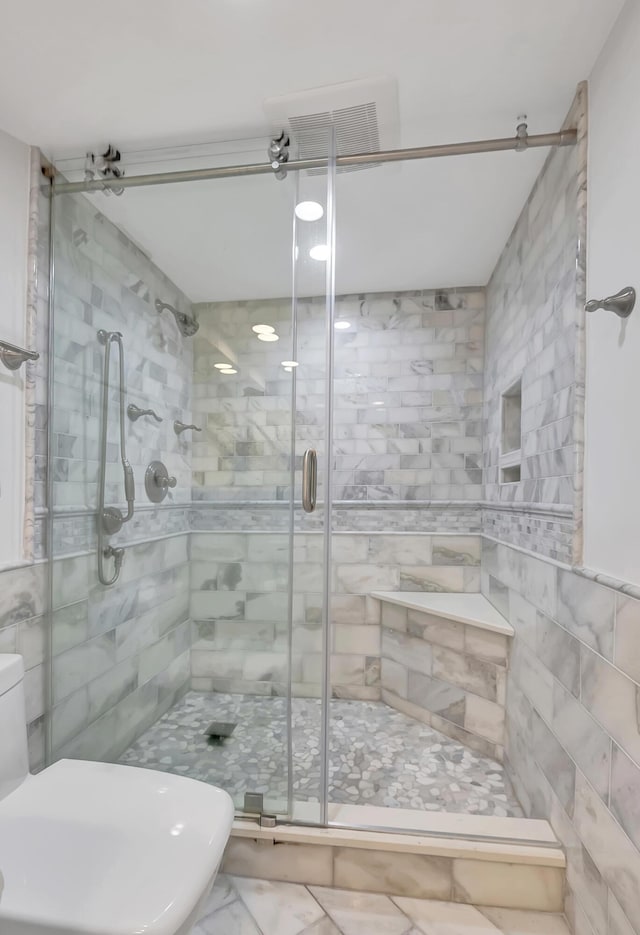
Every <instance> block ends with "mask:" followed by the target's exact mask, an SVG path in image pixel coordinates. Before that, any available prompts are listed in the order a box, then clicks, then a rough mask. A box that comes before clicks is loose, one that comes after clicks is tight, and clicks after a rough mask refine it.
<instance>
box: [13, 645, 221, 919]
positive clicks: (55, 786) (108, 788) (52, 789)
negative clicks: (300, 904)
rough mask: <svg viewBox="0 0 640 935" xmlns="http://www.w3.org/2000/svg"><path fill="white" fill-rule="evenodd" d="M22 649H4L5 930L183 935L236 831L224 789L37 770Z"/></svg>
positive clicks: (123, 769) (108, 771)
mask: <svg viewBox="0 0 640 935" xmlns="http://www.w3.org/2000/svg"><path fill="white" fill-rule="evenodd" d="M23 678H24V667H23V662H22V657H21V656H17V655H2V654H0V932H1V933H2V935H143V933H144V935H186V933H187V932H190V931H191V929H192V928H193V926H194V925H195V923H196V922H197V921H198V918H199V915H200V913H201V911H202V908H203V904H204V902H205V900H206V898H207V896H208V895H209V893H210V891H211V887H212V885H213V881H214V880H215V877H216V874H217V871H218V868H219V866H220V863H221V860H222V854H223V851H224V848H225V845H226V843H227V840H228V838H229V835H230V833H231V825H232V823H233V803H232V800H231V798H230V796H229V795H228V794H227V793H226V792H224V791H223V790H222V789H217V788H215V787H214V786H210V785H207V784H206V783H202V782H198V781H197V780H194V779H185V778H183V777H181V776H172V775H168V774H165V773H161V772H158V771H156V770H146V769H138V768H136V767H132V766H121V765H116V764H111V763H91V762H85V761H81V760H60V761H59V762H57V763H55V764H54V765H53V766H50V767H48V768H47V769H45V770H43V771H42V772H41V773H38V774H37V775H30V773H29V768H28V758H27V733H26V718H25V702H24V686H23Z"/></svg>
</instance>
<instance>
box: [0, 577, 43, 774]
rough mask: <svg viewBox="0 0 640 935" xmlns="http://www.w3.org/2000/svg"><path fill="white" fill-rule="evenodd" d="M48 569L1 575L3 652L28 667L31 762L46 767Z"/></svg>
mask: <svg viewBox="0 0 640 935" xmlns="http://www.w3.org/2000/svg"><path fill="white" fill-rule="evenodd" d="M46 610H47V566H46V564H45V563H44V562H36V563H34V564H30V565H24V566H22V567H20V568H11V569H8V570H6V571H3V572H1V573H0V653H20V654H21V655H22V657H23V659H24V667H25V680H24V688H25V698H26V706H27V731H28V736H29V762H30V765H31V768H32V769H39V768H40V767H41V766H43V765H44V758H45V711H46V646H47V641H46V627H47V614H46Z"/></svg>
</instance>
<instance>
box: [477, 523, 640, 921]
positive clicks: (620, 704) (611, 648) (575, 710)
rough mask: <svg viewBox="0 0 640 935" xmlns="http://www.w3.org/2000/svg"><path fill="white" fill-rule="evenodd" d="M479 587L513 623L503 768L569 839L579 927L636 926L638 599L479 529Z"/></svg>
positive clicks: (639, 863)
mask: <svg viewBox="0 0 640 935" xmlns="http://www.w3.org/2000/svg"><path fill="white" fill-rule="evenodd" d="M482 592H483V593H484V594H485V595H486V596H487V597H488V598H489V599H490V600H491V601H492V602H493V603H494V605H495V606H496V607H497V609H498V610H500V611H501V613H503V614H504V615H505V616H507V617H508V619H509V621H510V622H511V624H512V625H513V627H514V629H515V637H514V641H513V647H512V652H511V660H510V669H509V673H508V684H507V722H506V729H507V734H506V764H507V768H508V771H509V774H510V775H511V778H512V780H513V782H514V785H515V789H516V792H517V794H518V797H519V799H520V801H521V804H522V805H523V806H524V808H525V810H526V812H527V814H528V815H529V816H532V817H544V818H548V819H549V821H550V822H551V824H552V825H553V828H554V831H555V832H556V834H557V835H558V838H559V840H560V841H561V842H562V844H563V845H564V847H565V848H566V851H567V858H568V870H567V883H568V900H567V911H568V913H569V915H570V917H571V919H572V921H573V923H574V925H575V931H576V933H577V935H620V933H627V935H631V933H633V932H640V812H639V811H638V801H640V740H639V738H640V715H639V711H640V708H639V706H638V699H639V698H640V652H639V649H638V647H639V646H640V642H639V640H638V633H639V632H640V601H637V600H634V599H633V598H631V597H628V596H626V595H624V594H622V593H620V592H617V591H614V590H611V589H609V588H607V587H605V586H603V585H601V584H598V583H596V582H594V581H591V580H589V579H587V578H585V577H583V576H582V575H580V574H578V573H576V572H575V571H572V570H570V569H569V568H564V567H562V566H559V565H558V564H556V563H553V562H550V561H547V560H544V559H542V558H537V557H536V556H534V555H531V554H527V553H525V552H522V551H519V550H517V549H515V548H512V547H510V546H509V545H507V544H503V543H496V542H491V541H488V540H486V539H485V540H484V542H483V554H482Z"/></svg>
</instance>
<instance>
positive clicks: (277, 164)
mask: <svg viewBox="0 0 640 935" xmlns="http://www.w3.org/2000/svg"><path fill="white" fill-rule="evenodd" d="M290 144H291V141H290V139H289V134H288V133H287V132H286V130H281V131H280V135H279V136H274V138H273V139H272V140H271V142H270V143H269V148H268V149H267V156H268V157H269V163H270V165H271V168H272V169H273V174H274V175H275V177H276V178H277V179H278V181H280V182H281V181H282V180H283V179H286V177H287V169H286V164H287V162H288V161H289V146H290Z"/></svg>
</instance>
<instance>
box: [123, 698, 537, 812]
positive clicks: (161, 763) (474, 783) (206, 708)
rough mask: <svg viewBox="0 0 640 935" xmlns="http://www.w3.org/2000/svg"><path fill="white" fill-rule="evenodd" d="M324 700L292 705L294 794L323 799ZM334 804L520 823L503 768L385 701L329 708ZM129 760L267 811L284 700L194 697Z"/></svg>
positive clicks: (278, 792)
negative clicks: (228, 727)
mask: <svg viewBox="0 0 640 935" xmlns="http://www.w3.org/2000/svg"><path fill="white" fill-rule="evenodd" d="M320 714H321V703H320V701H319V699H314V698H294V699H293V735H292V740H293V751H294V775H293V777H292V780H293V791H294V798H295V800H296V801H297V802H306V801H317V797H318V792H319V788H320V734H319V726H320V720H321V718H320ZM330 714H331V756H330V771H331V772H330V787H329V801H330V802H333V803H336V804H342V805H382V806H388V807H394V808H413V809H420V810H422V811H446V812H458V813H460V812H462V813H466V812H469V813H473V814H476V815H498V816H501V817H505V816H516V817H521V816H522V811H521V809H520V806H519V805H518V803H517V801H516V799H515V796H514V795H513V793H512V791H511V788H510V785H509V782H508V779H507V777H506V775H505V772H504V769H503V767H502V765H501V764H500V763H497V762H496V761H495V760H492V759H489V758H487V757H483V756H480V755H479V754H476V753H474V752H473V751H472V750H470V749H468V748H467V747H466V746H464V745H463V744H461V743H459V742H457V741H455V740H453V739H451V738H449V737H445V736H444V735H443V734H440V733H439V732H438V731H436V730H434V729H433V728H431V727H428V726H427V725H426V724H423V723H421V722H420V721H417V720H415V719H414V718H411V717H408V716H407V715H405V714H403V713H402V712H400V711H396V710H394V709H393V708H391V707H389V706H388V705H386V704H384V703H382V702H369V701H351V700H346V699H333V700H332V702H331V712H330ZM214 720H219V721H233V722H236V723H237V726H236V728H235V730H234V732H233V734H232V736H231V737H229V738H228V739H226V740H225V741H223V742H221V743H217V742H211V741H210V740H209V739H208V738H207V737H206V735H205V731H206V728H207V727H208V726H209V724H210V723H211V722H212V721H214ZM121 761H122V762H123V763H128V764H129V765H133V766H146V767H148V768H151V769H159V770H165V771H167V772H171V773H177V774H178V775H181V776H190V777H191V778H193V779H200V780H202V781H204V782H210V783H212V784H214V785H219V786H221V787H222V788H224V789H226V790H227V792H229V794H230V795H231V796H232V797H233V799H234V802H235V804H236V807H238V808H242V804H243V798H244V793H245V792H247V791H250V792H261V793H263V794H264V796H265V802H266V804H267V807H269V808H272V809H274V810H278V811H279V810H281V809H282V803H286V800H287V787H288V775H287V766H286V764H287V705H286V699H285V698H276V697H270V696H257V695H230V694H222V693H218V692H189V693H188V694H187V695H185V697H184V698H183V699H181V701H179V702H178V704H176V705H175V706H174V707H173V708H171V709H170V710H169V711H168V712H167V713H166V714H165V715H163V717H162V718H160V720H158V721H157V722H156V723H155V724H154V725H153V726H152V727H151V728H149V730H147V731H146V732H145V733H144V734H143V735H142V736H141V737H139V738H138V740H137V741H136V742H135V743H134V744H133V745H132V746H131V747H130V748H129V749H128V750H127V751H125V753H124V754H123V755H122V757H121Z"/></svg>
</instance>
